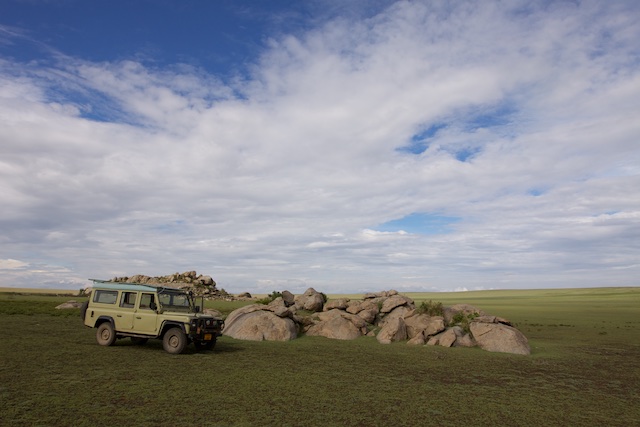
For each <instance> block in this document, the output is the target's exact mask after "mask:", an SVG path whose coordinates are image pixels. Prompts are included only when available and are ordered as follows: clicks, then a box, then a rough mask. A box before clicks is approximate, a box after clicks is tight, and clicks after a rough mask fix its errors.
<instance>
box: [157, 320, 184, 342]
mask: <svg viewBox="0 0 640 427" xmlns="http://www.w3.org/2000/svg"><path fill="white" fill-rule="evenodd" d="M171 328H180V329H182V332H184V334H185V335H187V329H186V328H185V327H184V323H182V322H177V321H175V320H165V321H164V322H163V323H162V327H161V328H160V335H159V338H163V337H164V334H165V333H166V332H167V331H168V330H169V329H171Z"/></svg>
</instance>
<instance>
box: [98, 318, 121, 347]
mask: <svg viewBox="0 0 640 427" xmlns="http://www.w3.org/2000/svg"><path fill="white" fill-rule="evenodd" d="M96 340H97V341H98V344H100V345H113V343H114V342H116V331H114V330H113V326H112V325H111V323H109V322H104V323H102V324H101V325H100V326H98V331H97V332H96Z"/></svg>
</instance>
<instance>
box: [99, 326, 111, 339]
mask: <svg viewBox="0 0 640 427" xmlns="http://www.w3.org/2000/svg"><path fill="white" fill-rule="evenodd" d="M100 338H102V339H103V340H104V341H108V340H109V338H111V331H110V330H109V329H107V328H105V329H103V330H102V333H101V334H100Z"/></svg>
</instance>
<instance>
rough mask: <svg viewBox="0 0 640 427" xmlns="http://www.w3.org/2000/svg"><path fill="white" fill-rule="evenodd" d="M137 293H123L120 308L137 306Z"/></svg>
mask: <svg viewBox="0 0 640 427" xmlns="http://www.w3.org/2000/svg"><path fill="white" fill-rule="evenodd" d="M137 295H138V293H137V292H123V293H122V298H120V307H125V308H133V307H134V306H135V305H136V296H137Z"/></svg>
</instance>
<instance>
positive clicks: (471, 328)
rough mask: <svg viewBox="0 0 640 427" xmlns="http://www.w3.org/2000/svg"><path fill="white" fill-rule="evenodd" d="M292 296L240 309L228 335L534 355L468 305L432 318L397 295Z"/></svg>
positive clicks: (504, 325) (505, 325) (511, 332)
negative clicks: (363, 340)
mask: <svg viewBox="0 0 640 427" xmlns="http://www.w3.org/2000/svg"><path fill="white" fill-rule="evenodd" d="M287 294H290V293H289V292H288V291H284V292H283V293H282V295H283V296H282V297H278V298H276V299H275V300H273V301H272V302H271V303H270V304H268V305H260V304H254V305H250V306H246V307H242V308H240V309H238V310H235V311H234V312H232V313H231V314H230V315H229V317H228V318H227V321H226V327H225V329H224V334H225V335H229V336H232V337H234V338H238V339H253V340H263V339H265V340H276V339H277V340H288V339H293V338H295V337H296V336H297V334H300V333H305V334H306V335H309V336H322V337H326V338H331V339H339V340H352V339H356V338H359V337H361V336H365V335H366V336H375V337H376V339H377V340H378V342H380V343H382V344H390V343H392V342H397V341H404V340H408V341H407V344H410V345H425V344H426V345H439V346H443V347H475V346H479V347H480V348H482V349H485V350H488V351H498V352H507V353H514V354H529V353H530V350H529V346H528V343H527V339H526V337H524V335H522V333H521V332H520V331H518V330H517V329H515V328H514V327H513V325H511V323H510V322H509V321H508V320H506V319H503V318H501V317H497V316H493V315H489V314H487V313H485V312H483V311H482V310H480V309H478V308H477V307H474V306H471V305H468V304H456V305H454V306H451V307H441V310H440V312H441V314H442V315H429V314H426V312H425V310H424V309H423V308H416V306H415V304H414V302H413V300H411V299H410V298H408V297H406V296H403V295H399V294H398V293H397V292H396V291H383V292H376V293H370V294H366V295H365V297H364V298H363V299H362V300H353V301H352V300H349V299H347V298H340V299H336V300H332V301H329V302H327V303H326V304H325V297H324V294H321V293H319V292H317V291H316V290H315V289H313V288H309V289H307V291H305V293H304V294H302V295H297V296H295V297H293V298H292V296H291V295H292V294H291V295H287ZM285 295H286V297H285ZM291 301H293V302H294V303H293V304H292V303H291ZM309 311H311V312H313V313H311V314H309V313H308V312H309ZM429 312H431V311H429ZM276 319H280V321H278V320H276ZM294 329H295V331H297V333H294ZM374 331H378V332H377V333H375V332H374Z"/></svg>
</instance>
